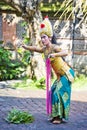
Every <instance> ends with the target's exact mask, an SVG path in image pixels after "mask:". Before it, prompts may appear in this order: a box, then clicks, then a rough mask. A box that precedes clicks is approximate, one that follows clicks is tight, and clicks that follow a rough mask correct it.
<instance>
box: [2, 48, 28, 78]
mask: <svg viewBox="0 0 87 130" xmlns="http://www.w3.org/2000/svg"><path fill="white" fill-rule="evenodd" d="M11 56H12V54H11V52H10V51H9V50H6V49H4V48H0V80H8V79H17V78H20V77H21V75H22V73H23V72H24V71H25V69H26V68H25V67H26V66H27V65H28V64H29V56H30V53H29V52H24V55H23V58H22V61H21V62H19V61H16V60H15V61H12V60H11ZM27 57H28V58H27Z"/></svg>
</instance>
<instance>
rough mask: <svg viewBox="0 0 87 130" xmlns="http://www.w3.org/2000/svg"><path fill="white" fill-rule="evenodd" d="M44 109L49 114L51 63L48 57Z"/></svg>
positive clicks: (50, 108)
mask: <svg viewBox="0 0 87 130" xmlns="http://www.w3.org/2000/svg"><path fill="white" fill-rule="evenodd" d="M46 109H47V114H51V111H52V103H51V65H50V59H49V58H47V59H46Z"/></svg>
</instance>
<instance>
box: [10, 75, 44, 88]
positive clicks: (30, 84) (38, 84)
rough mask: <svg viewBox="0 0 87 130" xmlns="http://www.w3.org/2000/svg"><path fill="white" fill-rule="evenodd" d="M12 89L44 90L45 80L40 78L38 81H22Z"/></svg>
mask: <svg viewBox="0 0 87 130" xmlns="http://www.w3.org/2000/svg"><path fill="white" fill-rule="evenodd" d="M13 87H16V88H30V89H35V88H39V89H45V87H46V86H45V78H44V77H43V78H41V79H39V80H32V79H24V80H23V81H22V82H19V83H15V84H14V85H13Z"/></svg>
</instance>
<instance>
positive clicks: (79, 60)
mask: <svg viewBox="0 0 87 130" xmlns="http://www.w3.org/2000/svg"><path fill="white" fill-rule="evenodd" d="M52 23H53V29H54V32H55V35H56V37H57V42H58V44H59V45H60V46H61V47H62V48H63V49H70V50H71V49H72V44H73V43H74V51H75V52H77V51H80V52H82V51H87V27H86V24H85V23H83V24H82V25H81V26H79V27H78V25H76V29H75V34H74V40H73V39H72V36H73V23H72V21H62V22H61V21H59V20H58V21H56V22H55V21H52ZM66 60H67V61H68V62H69V64H71V65H73V67H74V68H75V69H76V70H77V71H78V72H80V73H84V74H87V55H74V56H73V59H72V55H69V56H67V57H66Z"/></svg>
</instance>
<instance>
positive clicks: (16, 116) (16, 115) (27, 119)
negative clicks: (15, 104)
mask: <svg viewBox="0 0 87 130" xmlns="http://www.w3.org/2000/svg"><path fill="white" fill-rule="evenodd" d="M5 120H6V121H7V122H9V123H14V124H19V123H32V122H33V121H34V117H33V116H32V115H31V114H29V113H28V112H24V111H20V110H17V109H12V110H11V111H10V112H9V113H8V115H7V117H6V119H5Z"/></svg>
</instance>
